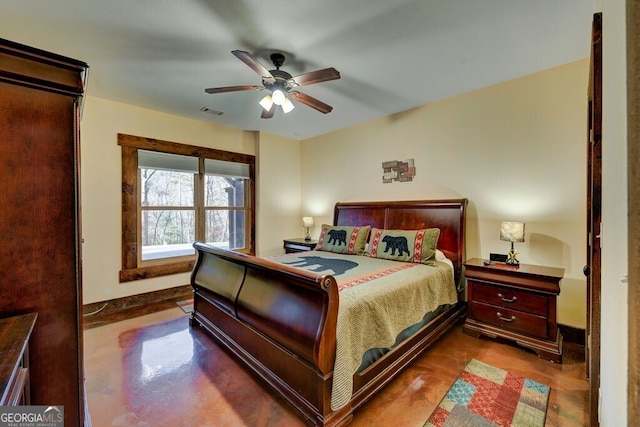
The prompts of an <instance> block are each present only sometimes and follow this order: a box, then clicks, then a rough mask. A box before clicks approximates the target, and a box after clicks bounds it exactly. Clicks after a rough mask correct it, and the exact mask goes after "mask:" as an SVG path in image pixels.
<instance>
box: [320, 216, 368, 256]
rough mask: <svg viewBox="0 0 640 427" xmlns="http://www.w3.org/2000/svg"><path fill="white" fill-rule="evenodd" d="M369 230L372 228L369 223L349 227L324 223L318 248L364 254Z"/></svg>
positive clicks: (341, 252)
mask: <svg viewBox="0 0 640 427" xmlns="http://www.w3.org/2000/svg"><path fill="white" fill-rule="evenodd" d="M369 230H371V226H369V225H365V226H361V227H349V226H337V225H327V224H323V225H322V231H321V232H320V237H319V238H318V245H317V246H316V250H317V251H327V252H335V253H338V254H350V255H362V254H363V253H364V247H365V245H366V244H367V237H368V236H369Z"/></svg>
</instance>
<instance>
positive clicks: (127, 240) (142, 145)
mask: <svg viewBox="0 0 640 427" xmlns="http://www.w3.org/2000/svg"><path fill="white" fill-rule="evenodd" d="M118 145H120V147H121V149H122V269H121V270H120V282H121V283H123V282H130V281H133V280H142V279H149V278H153V277H160V276H166V275H169V274H178V273H186V272H188V271H191V270H192V269H193V265H194V263H195V259H193V260H188V261H184V260H182V261H177V262H173V263H165V264H162V265H153V266H144V267H143V266H140V265H139V263H138V233H139V229H138V219H139V218H138V213H139V209H138V179H137V176H138V149H143V150H151V151H160V152H165V153H171V154H182V155H187V156H193V157H201V158H210V159H217V160H224V161H229V162H238V163H246V164H248V165H249V177H250V185H249V192H250V197H249V201H250V206H248V208H249V215H248V217H249V218H248V219H247V223H248V224H247V225H248V227H247V229H246V232H247V233H249V247H248V252H249V253H250V254H254V253H255V249H254V248H255V245H254V241H255V207H254V203H255V187H256V186H255V156H252V155H250V154H241V153H234V152H231V151H224V150H217V149H214V148H205V147H198V146H195V145H188V144H181V143H177V142H170V141H162V140H158V139H153V138H145V137H140V136H133V135H126V134H121V133H119V134H118Z"/></svg>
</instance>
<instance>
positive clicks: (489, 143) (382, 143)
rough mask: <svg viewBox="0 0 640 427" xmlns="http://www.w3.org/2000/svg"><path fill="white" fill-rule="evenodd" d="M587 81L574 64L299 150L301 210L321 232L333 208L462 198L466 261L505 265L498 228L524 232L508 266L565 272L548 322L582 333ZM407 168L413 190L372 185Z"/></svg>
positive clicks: (582, 66)
mask: <svg viewBox="0 0 640 427" xmlns="http://www.w3.org/2000/svg"><path fill="white" fill-rule="evenodd" d="M588 69H589V63H588V60H586V59H585V60H582V61H578V62H575V63H571V64H568V65H565V66H562V67H558V68H554V69H552V70H548V71H544V72H541V73H536V74H533V75H530V76H526V77H523V78H520V79H516V80H512V81H508V82H504V83H501V84H498V85H494V86H491V87H488V88H485V89H482V90H478V91H474V92H470V93H466V94H463V95H461V96H457V97H454V98H450V99H446V100H443V101H440V102H436V103H433V104H429V105H425V106H422V107H419V108H415V109H412V110H409V111H405V112H403V113H399V114H396V115H393V116H389V117H385V118H383V119H379V120H375V121H372V122H368V123H365V124H362V125H359V126H354V127H351V128H348V129H345V130H341V131H337V132H333V133H330V134H327V135H323V136H319V137H316V138H312V139H309V140H305V141H303V145H302V210H303V211H304V212H305V213H308V214H310V215H313V216H315V217H316V222H317V223H322V222H327V223H330V222H331V220H332V214H333V211H332V208H333V204H334V203H335V202H336V201H359V200H360V201H361V200H409V199H432V198H451V197H466V198H468V199H469V212H468V217H467V221H468V223H467V256H468V257H485V258H487V257H488V256H489V253H490V252H498V253H506V252H507V251H508V247H509V246H508V245H509V244H508V243H506V242H502V241H500V240H499V226H500V222H501V221H502V220H516V221H523V222H525V223H526V241H525V242H524V243H521V244H516V245H517V248H516V249H517V251H518V252H520V255H519V259H520V261H521V262H524V263H532V264H541V265H549V266H555V267H563V268H565V269H566V273H565V279H564V280H563V282H562V292H561V295H560V297H559V302H558V304H559V321H560V322H561V323H563V324H566V325H570V326H574V327H579V328H584V327H585V325H586V314H585V311H586V309H585V305H586V294H585V280H584V276H583V274H582V267H583V265H584V262H585V253H586V245H585V228H586V219H585V218H586V215H585V206H586V199H585V197H586V196H585V193H586V190H585V189H586V183H585V177H586V142H585V134H586V127H587V112H586V105H587V78H588ZM332 114H333V113H332ZM408 158H413V159H415V165H416V176H415V178H414V180H413V181H412V182H403V183H399V182H393V183H390V184H383V183H382V166H381V163H382V162H383V161H387V160H404V159H408ZM318 230H319V227H315V228H314V232H315V235H316V236H317V234H318Z"/></svg>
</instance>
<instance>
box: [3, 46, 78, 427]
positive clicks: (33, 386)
mask: <svg viewBox="0 0 640 427" xmlns="http://www.w3.org/2000/svg"><path fill="white" fill-rule="evenodd" d="M87 71H88V66H87V64H85V63H84V62H81V61H77V60H73V59H70V58H67V57H63V56H60V55H56V54H52V53H49V52H44V51H42V50H39V49H35V48H32V47H28V46H24V45H21V44H18V43H14V42H10V41H8V40H3V39H0V318H5V317H9V316H14V315H19V314H25V313H37V321H36V323H35V327H34V329H33V334H32V336H31V341H30V347H29V374H30V395H31V396H30V397H31V404H32V405H58V406H64V414H65V425H68V426H82V425H85V424H90V421H89V418H88V414H87V413H86V410H85V407H86V405H85V398H84V397H85V393H84V373H83V352H82V311H81V304H82V298H81V284H82V280H81V256H80V250H81V233H80V187H79V177H80V173H79V159H80V158H79V129H78V122H79V111H80V108H79V106H80V101H81V99H82V96H83V92H84V86H85V81H86V75H87Z"/></svg>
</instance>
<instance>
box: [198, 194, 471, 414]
mask: <svg viewBox="0 0 640 427" xmlns="http://www.w3.org/2000/svg"><path fill="white" fill-rule="evenodd" d="M466 205H467V200H466V199H455V200H431V201H429V200H426V201H407V202H362V203H337V204H336V205H335V210H334V224H333V225H334V226H362V225H365V224H366V225H369V226H371V227H375V228H378V229H387V230H391V229H392V230H419V229H427V228H437V229H439V230H440V234H439V238H438V244H437V248H438V250H439V251H441V252H442V254H444V255H445V256H446V258H448V260H450V264H451V265H452V267H453V269H452V270H453V281H454V286H455V287H456V289H455V291H454V293H457V296H454V298H456V299H457V302H455V303H453V304H449V305H447V306H446V307H445V306H443V307H444V308H442V309H441V310H439V311H438V312H437V313H435V314H434V316H435V317H434V318H433V319H432V320H429V321H428V322H426V323H424V322H423V323H424V324H420V325H419V326H417V327H416V328H417V332H413V331H412V335H410V336H408V337H406V338H404V339H403V340H402V341H399V342H397V343H396V344H395V345H394V346H393V347H392V348H391V349H390V350H385V351H386V353H384V354H382V355H380V356H378V358H377V360H375V361H374V362H373V363H371V364H370V365H369V366H367V367H366V368H364V369H359V370H358V371H357V372H356V373H355V374H354V375H353V378H349V380H350V384H351V383H352V390H350V398H349V400H348V402H347V403H346V404H342V405H341V407H339V408H337V409H332V386H333V376H334V364H335V363H336V341H337V340H336V335H337V334H336V330H337V329H336V328H337V324H338V318H339V315H338V314H339V295H340V293H339V290H338V283H337V281H336V278H335V277H334V275H332V274H324V273H322V272H320V273H318V272H314V271H308V270H303V269H300V268H296V267H293V266H289V265H286V264H283V263H280V262H277V261H276V260H274V259H270V258H258V257H254V256H250V255H244V254H239V253H235V252H231V251H226V250H224V249H220V248H216V247H213V246H209V245H206V244H202V243H199V242H196V243H195V244H194V247H195V248H196V252H197V254H198V259H197V262H196V264H195V266H194V269H193V273H192V278H191V284H192V286H193V292H194V311H193V313H192V315H191V325H192V326H194V327H195V326H200V327H202V328H204V329H205V330H206V331H207V332H208V333H210V334H211V335H212V336H213V337H214V338H215V339H216V340H217V341H218V342H219V343H221V344H222V345H223V346H224V347H226V348H227V349H228V350H230V351H231V352H232V353H233V354H234V355H235V356H236V357H237V358H238V359H239V360H240V361H242V362H243V363H244V365H246V367H248V368H250V369H251V370H252V371H253V372H254V373H256V374H257V375H258V376H259V377H260V378H262V379H263V380H264V381H265V382H266V383H267V384H269V386H271V387H272V388H273V390H275V391H276V392H277V393H278V394H279V395H281V396H282V397H283V398H284V399H286V400H287V401H288V402H289V403H290V404H291V405H292V406H293V407H294V408H295V409H297V410H298V411H299V412H300V414H301V415H302V416H303V417H304V419H305V420H306V422H307V423H309V424H312V425H317V426H338V425H346V424H348V423H349V422H350V421H351V419H352V418H353V412H354V411H355V410H356V409H357V408H358V407H360V406H361V405H362V404H363V403H364V402H366V400H367V399H369V398H370V397H371V396H372V395H374V394H375V393H376V392H377V391H378V390H380V389H381V388H382V387H383V386H384V385H385V384H387V383H388V382H389V381H391V380H392V379H393V378H394V377H395V376H396V374H398V373H399V372H400V371H401V370H402V369H403V368H404V367H405V366H407V365H408V364H409V363H410V362H411V361H413V360H414V359H415V358H416V357H417V356H418V355H419V354H420V353H421V352H422V351H423V350H424V349H425V348H427V347H429V346H430V345H431V344H432V343H433V342H434V341H435V340H436V339H437V338H438V337H440V336H441V335H442V334H444V333H445V332H446V331H447V330H448V329H449V328H451V327H452V326H453V325H454V324H456V322H457V321H458V320H459V319H461V318H462V317H463V316H464V315H465V313H466V305H465V303H464V301H463V299H464V289H462V287H461V283H462V280H461V276H462V274H461V273H462V272H461V270H462V263H463V261H464V230H465V211H466ZM298 255H300V254H298ZM352 256H356V255H352ZM340 292H342V291H340ZM407 303H408V304H410V303H411V301H407ZM416 328H414V329H416ZM351 380H352V381H351ZM334 406H335V405H334Z"/></svg>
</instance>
